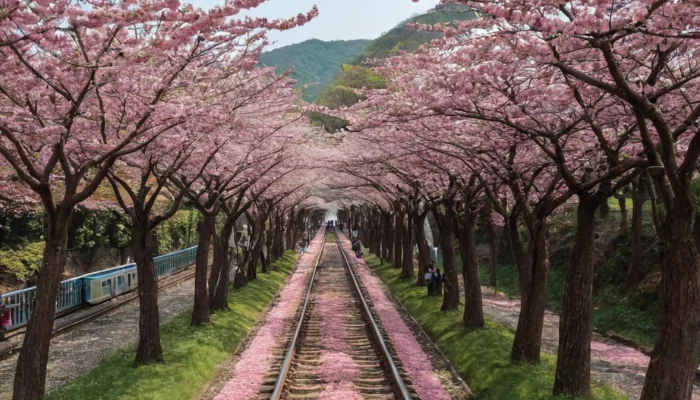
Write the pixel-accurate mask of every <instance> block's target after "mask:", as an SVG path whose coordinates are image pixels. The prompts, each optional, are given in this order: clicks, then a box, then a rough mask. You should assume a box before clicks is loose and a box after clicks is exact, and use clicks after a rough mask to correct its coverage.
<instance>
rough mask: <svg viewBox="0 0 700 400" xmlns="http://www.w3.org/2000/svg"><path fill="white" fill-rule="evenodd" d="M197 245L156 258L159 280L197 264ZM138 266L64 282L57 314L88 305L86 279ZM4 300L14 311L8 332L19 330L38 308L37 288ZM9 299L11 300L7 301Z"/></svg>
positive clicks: (99, 272) (7, 295)
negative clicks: (36, 303) (36, 306)
mask: <svg viewBox="0 0 700 400" xmlns="http://www.w3.org/2000/svg"><path fill="white" fill-rule="evenodd" d="M196 254H197V246H194V247H190V248H188V249H184V250H179V251H176V252H173V253H168V254H164V255H162V256H158V257H155V258H153V262H154V263H155V266H156V273H157V274H158V277H162V276H166V275H170V274H173V273H175V272H177V271H179V270H181V269H183V268H185V267H187V266H189V265H192V264H194V262H195V255H196ZM129 267H136V264H126V265H120V266H118V267H114V268H109V269H106V270H103V271H98V272H91V273H89V274H86V275H82V276H79V277H76V278H71V279H67V280H65V281H62V282H61V286H60V288H59V291H58V299H56V312H61V311H66V310H70V309H72V308H75V307H78V306H81V305H83V304H85V284H84V281H83V278H85V277H87V276H91V275H96V274H102V273H105V272H108V271H111V270H117V269H125V268H129ZM1 297H2V299H3V300H4V301H6V303H5V304H6V305H7V307H8V308H9V309H10V316H11V317H12V321H11V324H10V326H9V327H7V328H6V329H7V330H13V329H17V328H19V327H21V326H23V325H26V324H27V321H29V317H30V316H31V314H32V310H33V309H34V298H35V297H36V286H33V287H30V288H26V289H22V290H17V291H15V292H10V293H5V294H3V295H2V296H1ZM5 299H7V300H5Z"/></svg>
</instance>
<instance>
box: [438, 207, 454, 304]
mask: <svg viewBox="0 0 700 400" xmlns="http://www.w3.org/2000/svg"><path fill="white" fill-rule="evenodd" d="M448 219H449V217H448ZM446 222H447V223H446V224H445V226H440V247H441V248H442V266H443V268H444V274H445V287H444V290H445V293H444V296H443V298H442V306H441V307H440V310H442V311H447V310H458V309H459V279H458V278H457V268H455V244H454V229H453V228H452V221H446ZM441 225H442V224H441Z"/></svg>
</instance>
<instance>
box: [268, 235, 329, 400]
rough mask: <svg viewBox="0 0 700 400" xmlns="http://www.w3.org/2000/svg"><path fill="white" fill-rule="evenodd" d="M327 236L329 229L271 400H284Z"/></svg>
mask: <svg viewBox="0 0 700 400" xmlns="http://www.w3.org/2000/svg"><path fill="white" fill-rule="evenodd" d="M326 235H328V229H326V231H325V232H324V234H323V242H322V243H321V251H319V252H318V256H317V257H316V261H315V262H314V269H313V271H312V272H311V280H310V281H309V287H308V288H307V289H306V294H305V295H304V304H303V305H302V308H301V315H300V316H299V321H298V322H297V326H296V329H295V330H294V336H292V340H291V341H290V342H289V348H287V353H286V354H285V355H284V360H283V361H282V365H281V366H280V373H279V375H277V380H276V381H275V389H274V390H273V392H272V395H270V400H280V399H281V398H282V389H284V383H285V381H286V380H287V375H288V374H289V367H291V365H292V360H293V359H294V350H295V349H296V347H297V341H298V340H299V334H300V333H301V327H302V326H303V325H304V317H305V316H306V310H307V309H308V306H309V299H310V298H311V289H312V288H313V286H314V280H315V279H316V271H317V270H318V263H319V262H321V256H322V255H323V250H324V248H325V247H326Z"/></svg>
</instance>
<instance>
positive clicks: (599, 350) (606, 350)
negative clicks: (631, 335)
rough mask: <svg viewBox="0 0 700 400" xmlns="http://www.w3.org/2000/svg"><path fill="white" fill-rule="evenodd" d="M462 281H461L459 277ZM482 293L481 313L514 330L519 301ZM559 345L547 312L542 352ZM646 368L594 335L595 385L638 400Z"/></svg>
mask: <svg viewBox="0 0 700 400" xmlns="http://www.w3.org/2000/svg"><path fill="white" fill-rule="evenodd" d="M460 279H461V277H460ZM481 291H482V293H483V302H484V303H483V304H484V313H486V314H487V315H488V316H490V317H491V318H493V319H494V320H496V321H497V322H499V323H501V324H503V325H505V326H506V327H508V328H510V329H515V327H516V325H517V323H518V316H519V314H520V301H519V300H515V299H510V298H508V297H507V296H506V295H504V294H502V293H493V291H492V290H491V289H489V288H487V287H483V286H482V288H481ZM558 343H559V316H558V315H557V314H556V313H554V312H552V311H550V310H547V311H546V312H545V316H544V329H543V331H542V349H543V351H545V352H547V353H550V354H554V355H556V353H557V346H558ZM647 365H649V356H647V355H645V354H644V353H642V352H640V351H639V350H637V349H634V348H632V347H629V346H626V345H624V344H622V343H619V342H616V341H614V340H612V339H609V338H605V337H603V336H601V335H598V334H594V335H593V340H592V341H591V373H592V374H593V378H594V380H595V381H596V382H599V383H603V384H606V385H610V386H612V387H613V388H614V389H616V390H618V391H620V392H622V393H624V394H626V395H628V396H630V398H633V399H634V398H639V396H640V394H641V392H642V387H643V386H644V375H645V374H646V368H647ZM692 398H693V400H700V388H699V387H698V386H695V388H694V390H693V397H692Z"/></svg>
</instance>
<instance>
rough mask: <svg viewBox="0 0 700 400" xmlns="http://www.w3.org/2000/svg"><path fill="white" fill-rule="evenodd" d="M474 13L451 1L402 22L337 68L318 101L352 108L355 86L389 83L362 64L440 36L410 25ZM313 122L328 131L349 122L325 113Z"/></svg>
mask: <svg viewBox="0 0 700 400" xmlns="http://www.w3.org/2000/svg"><path fill="white" fill-rule="evenodd" d="M476 17H477V14H476V13H475V12H472V11H469V9H468V8H466V7H465V6H463V5H458V4H452V5H443V6H438V7H437V8H436V9H435V10H432V11H430V12H428V13H427V14H423V15H419V16H417V17H413V18H410V19H407V20H406V21H403V22H401V23H400V24H399V25H397V26H396V27H395V28H393V29H392V30H390V31H389V32H387V33H385V34H383V35H382V36H380V37H379V38H377V39H375V40H373V41H372V42H371V43H370V44H369V45H367V46H366V47H365V48H364V49H363V50H362V51H361V53H360V54H358V55H357V56H356V57H355V58H354V59H353V60H352V61H351V62H349V63H347V64H343V65H342V66H341V67H340V68H337V69H336V73H337V74H338V75H337V76H336V78H335V79H334V80H333V81H332V82H331V83H330V84H329V85H328V86H327V87H325V88H323V90H322V91H321V93H320V94H319V95H318V98H317V99H316V103H317V104H319V105H322V106H325V107H328V108H331V109H336V108H340V107H349V106H351V105H353V104H355V103H357V102H358V101H359V99H360V97H359V96H358V95H357V94H356V93H355V90H354V89H360V88H373V89H381V88H384V87H385V86H386V84H385V83H384V81H383V79H382V78H381V77H380V76H378V75H376V74H374V73H372V72H371V71H370V70H369V69H368V68H366V67H365V66H363V65H362V64H363V63H364V61H365V60H367V59H381V58H387V57H391V56H395V55H397V54H399V52H400V51H402V50H404V51H407V52H413V51H415V50H417V49H418V48H419V47H420V46H421V45H422V44H425V43H428V42H430V41H431V40H433V39H436V38H438V37H439V34H437V33H431V32H423V31H418V30H415V29H413V28H411V27H410V26H409V25H411V24H426V25H434V24H438V23H442V24H446V23H450V22H453V21H460V20H468V19H473V18H476ZM311 121H312V122H313V123H314V124H316V125H319V126H323V127H324V128H325V129H326V130H327V131H336V130H338V129H341V128H344V127H345V125H346V123H345V121H342V120H340V119H338V118H334V117H331V116H328V115H325V114H320V113H313V114H312V115H311Z"/></svg>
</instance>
